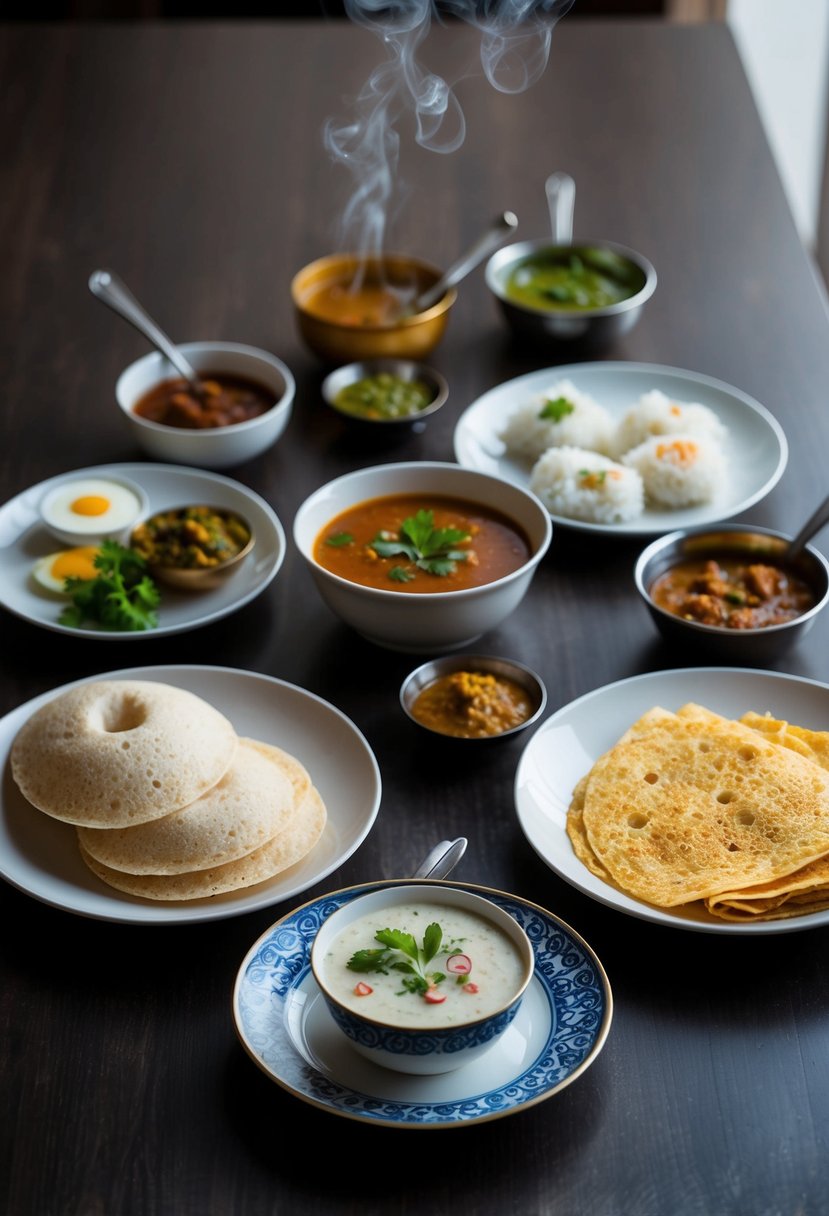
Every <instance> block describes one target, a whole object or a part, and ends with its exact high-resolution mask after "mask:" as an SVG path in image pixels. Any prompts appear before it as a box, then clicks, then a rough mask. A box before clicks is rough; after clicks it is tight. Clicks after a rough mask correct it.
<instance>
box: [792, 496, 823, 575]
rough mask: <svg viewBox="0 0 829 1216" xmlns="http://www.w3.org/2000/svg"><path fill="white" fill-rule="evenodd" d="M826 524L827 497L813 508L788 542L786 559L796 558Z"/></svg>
mask: <svg viewBox="0 0 829 1216" xmlns="http://www.w3.org/2000/svg"><path fill="white" fill-rule="evenodd" d="M828 523H829V496H827V497H826V498H824V500H823V502H822V503H821V504H820V505H819V506H818V507H816V508H815V510H814V511H813V512H812V514H811V515H810V516H809V518H808V519H807V520H806V522H805V524H804V525H803V527H802V528H801V529H800V531H799V532H798V533H797V535H796V536H795V537H794V539H793V540H792V541H790V543H789V547H788V548H787V550H786V557H787V558H788V559H789V560H791V559H792V558H794V557H797V555H798V554H799V553H800V551H801V549H802V548H803V547H804V545H806V544H807V543H808V542H809V541H810V540H811V539H812V537H813V536H814V535H815V534H816V533H817V532H819V531H820V530H821V528H823V527H825V526H826V524H828Z"/></svg>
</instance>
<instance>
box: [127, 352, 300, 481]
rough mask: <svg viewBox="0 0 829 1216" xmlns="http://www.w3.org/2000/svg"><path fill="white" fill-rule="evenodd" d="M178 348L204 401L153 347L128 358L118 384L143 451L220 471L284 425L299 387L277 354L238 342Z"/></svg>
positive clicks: (266, 444) (262, 446)
mask: <svg viewBox="0 0 829 1216" xmlns="http://www.w3.org/2000/svg"><path fill="white" fill-rule="evenodd" d="M180 349H181V351H182V353H183V354H184V355H185V357H186V358H187V359H188V361H189V362H190V363H191V365H192V366H193V367H194V368H195V370H196V371H197V372H198V373H199V376H200V377H201V378H202V380H203V382H204V391H203V395H202V397H201V399H199V398H198V397H197V396H196V395H195V394H194V393H193V391H192V390H191V389H190V386H189V385H188V384H187V382H186V381H184V380H182V378H181V377H180V376H179V375H178V373H177V372H176V370H175V368H174V367H173V366H172V365H171V364H170V363H169V362H168V361H167V359H165V358H164V356H163V355H161V354H159V353H157V352H153V353H152V354H149V355H145V356H144V357H143V358H142V359H138V360H137V361H136V362H135V363H132V364H131V365H130V366H129V367H128V368H126V370H125V371H124V372H122V373H121V375H120V376H119V378H118V381H117V383H116V385H115V397H116V400H117V402H118V405H119V406H120V407H121V410H122V412H123V414H124V417H125V418H126V420H127V423H128V425H129V427H130V430H131V431H132V434H133V437H134V438H135V440H136V442H137V443H138V444H139V445H140V446H141V447H142V448H143V449H144V451H145V452H146V453H147V454H148V455H149V456H152V457H154V458H155V459H156V460H162V461H165V462H170V463H173V464H188V465H196V466H197V467H199V468H203V469H221V468H228V467H230V466H233V465H239V464H243V463H244V462H245V461H246V460H251V459H253V458H254V457H255V456H259V455H261V454H262V453H263V452H265V451H267V450H268V448H270V447H272V446H273V444H274V443H276V441H277V439H279V437H280V436H281V434H282V432H283V431H284V430H285V427H286V426H287V425H288V420H289V418H290V416H291V410H292V408H293V402H294V395H295V392H296V385H295V382H294V377H293V375H292V374H291V372H290V370H289V369H288V368H287V367H286V365H285V364H284V363H283V362H282V360H281V359H278V358H277V357H276V355H272V354H270V353H269V352H268V351H264V350H259V349H258V348H257V347H254V346H244V345H242V344H240V343H236V342H185V343H182V344H181V347H180Z"/></svg>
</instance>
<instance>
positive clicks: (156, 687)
mask: <svg viewBox="0 0 829 1216" xmlns="http://www.w3.org/2000/svg"><path fill="white" fill-rule="evenodd" d="M11 771H12V776H13V778H14V780H15V782H16V783H17V785H18V787H19V789H20V791H21V793H22V794H23V796H24V797H25V798H26V799H27V800H28V802H30V803H31V805H32V806H33V807H35V808H37V810H39V811H42V812H43V813H44V814H46V815H49V816H51V817H52V818H54V819H60V820H62V821H63V822H65V823H70V824H73V825H74V826H75V830H76V834H77V839H78V846H79V849H80V854H81V857H82V858H83V860H84V862H85V863H86V865H87V866H88V867H89V869H90V870H91V871H92V872H93V873H94V874H96V875H97V877H98V878H100V879H101V880H102V881H103V882H105V883H107V884H109V886H111V887H115V888H117V889H118V890H120V891H125V892H127V893H128V894H130V895H135V896H139V897H143V898H145V899H156V900H188V899H201V898H203V897H205V896H212V895H219V894H221V893H223V892H227V891H235V890H238V889H240V888H242V887H248V886H251V885H252V884H254V883H258V882H264V881H265V880H267V879H269V878H273V877H274V876H275V875H276V874H279V873H281V872H282V871H283V870H286V869H287V868H288V867H289V866H292V865H295V864H296V863H297V862H298V861H301V860H302V858H304V857H305V856H306V855H307V854H308V853H309V852H310V851H311V849H312V848H313V847H314V846H315V845H316V843H317V841H318V840H319V838H320V836H321V835H322V832H323V829H324V827H325V824H326V820H327V812H326V807H325V804H324V802H323V800H322V798H321V797H320V794H319V791H318V790H317V788H316V787H315V785H314V784H313V782H312V780H311V777H310V774H309V773H308V771H307V770H306V769H305V768H304V766H303V765H302V764H301V763H300V761H299V760H298V759H297V758H296V757H295V756H293V755H291V754H290V753H289V752H287V751H285V750H283V749H282V748H280V747H277V746H275V745H273V744H269V743H263V742H260V741H257V740H255V739H250V738H243V737H240V736H238V735H237V734H236V731H235V730H234V728H233V726H232V724H231V723H230V722H229V721H228V719H227V718H226V717H225V716H224V715H223V714H222V713H220V712H219V711H218V710H217V709H215V708H214V707H213V706H212V705H210V704H209V703H208V702H206V701H204V700H203V699H202V698H201V697H198V696H196V695H195V694H194V693H191V692H188V691H186V690H184V689H181V688H176V687H173V686H172V685H169V684H162V683H155V682H154V681H149V680H147V681H142V680H98V681H94V682H92V683H89V684H83V685H79V686H77V687H74V688H71V689H69V690H68V691H66V692H64V693H62V694H60V695H59V696H57V697H55V698H54V699H53V700H51V701H48V702H47V703H46V704H45V705H43V706H41V707H40V709H38V710H36V711H35V713H33V714H32V716H31V717H30V718H29V719H28V720H27V721H26V722H25V723H24V725H23V726H22V727H21V729H20V730H19V731H18V734H17V736H16V737H15V740H14V742H13V745H12V750H11Z"/></svg>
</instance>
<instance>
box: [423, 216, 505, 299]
mask: <svg viewBox="0 0 829 1216" xmlns="http://www.w3.org/2000/svg"><path fill="white" fill-rule="evenodd" d="M517 226H518V220H517V218H516V216H515V215H514V213H513V212H512V211H503V212H502V213H501V214H500V215H499V216H498V218H497V219H496V220H495V222H494V223H493V224H492V225H491V227H489V228H488V229H487V231H486V232H485V233H484V234H483V236H481V237H479V238H478V240H477V241H476V242H475V244H474V245H472V246H471V247H470V248H469V249H468V250H467V251H466V253H465V254H464V255H463V256H462V257H460V258H458V260H457V262H455V263H454V264H453V265H452V266H450V267H449V269H448V270H447V271H445V272H444V273H443V274H442V275H441V276H440V278H439V279H438V280H437V282H436V283H433V284H432V286H431V287H427V288H426V290H425V291H422V292H421V293H420V295H419V296H416V297H415V298H414V300H412V302H411V304H410V305H409V306H408V308H407V309H406V312H407V314H413V313H418V312H425V311H426V309H427V308H431V307H432V305H433V304H437V302H438V300H440V299H442V298H443V297H444V296H445V295H446V293H447V291H448V290H449V288H450V287H454V286H455V284H456V283H459V282H460V281H461V279H463V278H465V277H466V276H467V275H468V274H469V272H470V271H471V270H474V269H475V267H476V266H477V265H478V263H479V262H481V261H483V259H484V258H485V257H486V255H487V254H488V253H492V251H493V249H495V248H497V246H498V245H500V244H501V243H502V242H503V241H504V240H505V239H506V237H507V236H508V235H509V233H510V232H513V231H514V229H515V228H516V227H517Z"/></svg>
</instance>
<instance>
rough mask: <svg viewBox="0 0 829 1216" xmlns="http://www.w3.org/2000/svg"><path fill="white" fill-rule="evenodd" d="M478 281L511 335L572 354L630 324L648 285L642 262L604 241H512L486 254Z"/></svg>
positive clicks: (652, 283)
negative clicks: (483, 283) (481, 278)
mask: <svg viewBox="0 0 829 1216" xmlns="http://www.w3.org/2000/svg"><path fill="white" fill-rule="evenodd" d="M485 278H486V284H487V286H488V287H489V290H490V291H491V292H492V295H493V296H494V297H495V300H496V301H497V304H498V306H499V308H500V311H501V313H502V315H503V317H504V319H505V320H506V322H507V324H508V325H509V327H510V329H511V330H512V331H513V334H514V335H515V337H516V338H518V339H520V340H521V341H523V342H526V343H531V344H534V345H536V346H541V347H543V348H545V349H547V350H550V351H551V352H555V353H558V352H561V351H566V352H567V353H568V354H579V355H582V354H595V353H597V352H599V351H601V350H604V349H605V348H606V347H608V346H609V345H610V344H611V343H612V342H614V341H615V340H616V339H617V338H619V337H621V336H622V335H623V334H625V333H627V332H628V330H630V329H632V328H633V326H634V325H635V324H636V322H637V321H638V320H639V318H640V316H641V314H642V309H643V308H644V306H645V304H646V303H647V301H648V300H649V299H650V297H651V296H652V295H653V293H654V291H655V290H656V271H655V269H654V267H653V266H652V265H651V263H650V262H649V261H648V259H647V258H645V257H643V256H642V254H641V253H637V252H636V251H635V250H633V249H628V248H627V247H626V246H624V245H618V244H615V243H614V242H611V241H578V242H574V243H571V242H568V243H555V242H553V241H551V240H550V239H549V238H542V239H541V240H535V241H519V242H517V243H514V244H512V245H506V246H504V247H503V248H502V249H499V250H498V251H497V253H494V254H493V255H492V257H491V258H490V259H489V261H488V262H487V265H486V272H485Z"/></svg>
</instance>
